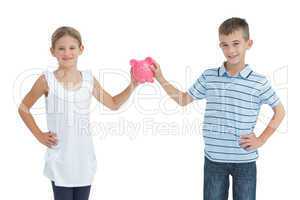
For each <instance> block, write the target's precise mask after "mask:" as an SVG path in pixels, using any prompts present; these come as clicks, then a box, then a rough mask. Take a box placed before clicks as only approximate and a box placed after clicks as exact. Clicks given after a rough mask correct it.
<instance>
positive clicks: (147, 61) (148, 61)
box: [145, 57, 154, 65]
mask: <svg viewBox="0 0 300 200" xmlns="http://www.w3.org/2000/svg"><path fill="white" fill-rule="evenodd" d="M145 61H146V63H147V64H148V65H152V64H153V63H154V61H153V59H152V58H151V57H147V58H146V59H145Z"/></svg>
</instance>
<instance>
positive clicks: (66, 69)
mask: <svg viewBox="0 0 300 200" xmlns="http://www.w3.org/2000/svg"><path fill="white" fill-rule="evenodd" d="M57 71H59V72H63V73H64V74H72V73H74V72H78V69H77V67H76V66H72V67H65V66H61V65H59V66H58V69H57Z"/></svg>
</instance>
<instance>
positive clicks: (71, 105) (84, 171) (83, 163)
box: [44, 71, 97, 187]
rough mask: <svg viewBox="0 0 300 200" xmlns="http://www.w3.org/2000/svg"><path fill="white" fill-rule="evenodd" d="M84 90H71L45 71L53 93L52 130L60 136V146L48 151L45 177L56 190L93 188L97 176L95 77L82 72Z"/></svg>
mask: <svg viewBox="0 0 300 200" xmlns="http://www.w3.org/2000/svg"><path fill="white" fill-rule="evenodd" d="M81 74H82V82H81V86H80V88H78V89H76V90H68V89H65V88H64V87H63V85H62V84H61V83H60V82H58V81H57V79H56V77H55V76H54V73H53V72H50V71H45V72H44V75H45V77H46V80H47V83H48V87H49V91H48V96H47V97H46V112H47V125H48V130H49V131H51V132H53V133H56V134H57V139H58V144H57V145H56V146H53V147H52V148H48V149H47V153H46V156H45V168H44V175H45V176H46V177H48V178H49V179H50V180H52V181H54V182H55V185H56V186H64V187H80V186H87V185H91V183H92V180H93V177H94V175H95V172H96V167H97V166H96V165H97V164H96V163H97V162H96V157H95V153H94V146H93V141H92V135H91V132H90V130H89V125H90V123H89V114H90V113H89V106H90V102H91V97H92V90H93V76H92V73H91V72H90V71H82V72H81Z"/></svg>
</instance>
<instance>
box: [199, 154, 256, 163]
mask: <svg viewBox="0 0 300 200" xmlns="http://www.w3.org/2000/svg"><path fill="white" fill-rule="evenodd" d="M205 155H206V156H207V157H208V158H210V159H211V160H219V161H226V162H247V161H255V160H256V159H257V158H258V156H256V157H255V158H252V159H236V160H233V159H218V158H212V157H211V156H210V155H208V153H206V152H205Z"/></svg>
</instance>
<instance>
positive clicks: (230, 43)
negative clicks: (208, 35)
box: [219, 29, 252, 67]
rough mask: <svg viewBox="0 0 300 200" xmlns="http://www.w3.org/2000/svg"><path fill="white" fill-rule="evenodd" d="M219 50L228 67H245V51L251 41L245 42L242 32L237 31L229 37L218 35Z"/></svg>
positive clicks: (240, 30) (249, 46)
mask: <svg viewBox="0 0 300 200" xmlns="http://www.w3.org/2000/svg"><path fill="white" fill-rule="evenodd" d="M219 40H220V48H221V49H222V51H223V54H224V56H225V58H226V61H227V62H226V64H227V66H228V67H241V66H244V65H245V55H246V50H247V49H249V48H251V46H252V40H250V39H248V40H246V39H245V38H244V35H243V30H242V29H239V30H237V31H234V32H233V33H231V34H229V35H223V34H221V35H219Z"/></svg>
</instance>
